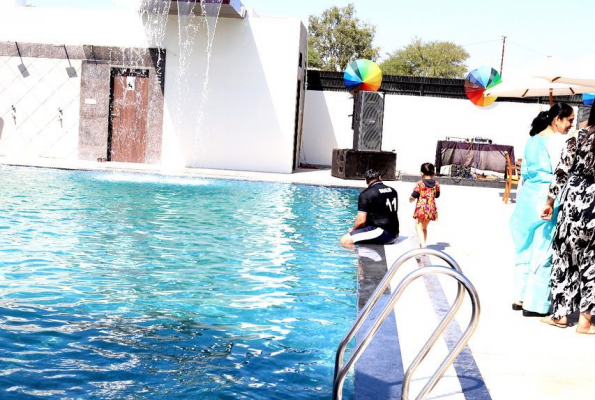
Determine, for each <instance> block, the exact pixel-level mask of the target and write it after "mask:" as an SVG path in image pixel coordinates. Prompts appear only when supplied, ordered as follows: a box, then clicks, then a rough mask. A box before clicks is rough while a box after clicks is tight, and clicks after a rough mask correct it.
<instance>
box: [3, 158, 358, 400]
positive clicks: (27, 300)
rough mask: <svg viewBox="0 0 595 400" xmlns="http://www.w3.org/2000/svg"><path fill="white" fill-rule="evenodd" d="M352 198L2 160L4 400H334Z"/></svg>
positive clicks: (346, 304)
mask: <svg viewBox="0 0 595 400" xmlns="http://www.w3.org/2000/svg"><path fill="white" fill-rule="evenodd" d="M357 195H358V192H357V191H356V190H345V189H334V188H320V187H309V186H295V185H284V184H271V183H254V182H238V181H223V180H221V181H218V180H201V179H192V178H175V177H158V176H152V175H141V174H131V173H128V174H126V173H117V174H113V173H104V172H71V171H58V170H44V169H33V168H13V167H0V211H1V212H0V398H3V399H4V398H18V399H21V398H131V399H132V398H195V399H198V398H200V399H289V398H291V399H328V398H330V395H331V391H332V374H333V367H334V352H335V350H336V346H337V344H338V342H339V340H340V339H341V337H342V336H343V335H344V334H345V332H346V331H347V329H348V328H349V326H350V325H351V323H352V322H353V319H354V315H355V302H356V273H357V271H356V270H357V261H356V256H355V255H354V254H353V253H352V252H349V251H345V250H343V249H341V248H340V246H339V245H338V237H339V235H340V234H341V233H343V232H344V231H346V230H347V229H348V227H349V226H350V225H351V224H352V222H353V218H354V215H355V204H356V202H357ZM346 392H348V390H346Z"/></svg>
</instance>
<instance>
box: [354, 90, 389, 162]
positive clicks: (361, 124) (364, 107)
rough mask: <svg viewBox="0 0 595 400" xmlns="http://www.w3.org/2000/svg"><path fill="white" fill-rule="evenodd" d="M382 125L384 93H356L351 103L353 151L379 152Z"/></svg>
mask: <svg viewBox="0 0 595 400" xmlns="http://www.w3.org/2000/svg"><path fill="white" fill-rule="evenodd" d="M383 124H384V93H380V92H368V91H358V92H356V93H355V97H354V101H353V119H352V120H351V128H352V129H353V149H354V150H362V151H380V150H381V149H380V147H381V146H382V129H383Z"/></svg>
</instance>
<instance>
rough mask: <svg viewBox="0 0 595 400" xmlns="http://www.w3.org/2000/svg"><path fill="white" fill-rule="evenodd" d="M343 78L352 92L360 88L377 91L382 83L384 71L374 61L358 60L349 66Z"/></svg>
mask: <svg viewBox="0 0 595 400" xmlns="http://www.w3.org/2000/svg"><path fill="white" fill-rule="evenodd" d="M343 79H344V81H345V87H346V88H347V90H349V91H350V92H351V93H354V92H356V91H358V90H369V91H371V92H375V91H376V90H378V89H380V85H381V84H382V71H380V67H378V65H376V63H375V62H374V61H370V60H366V59H361V60H356V61H354V62H352V63H351V64H349V65H348V66H347V69H346V70H345V73H344V74H343Z"/></svg>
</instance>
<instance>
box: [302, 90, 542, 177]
mask: <svg viewBox="0 0 595 400" xmlns="http://www.w3.org/2000/svg"><path fill="white" fill-rule="evenodd" d="M547 109H549V106H548V105H545V104H541V105H540V104H527V103H505V102H498V103H495V104H494V105H493V106H490V107H485V108H481V107H476V106H475V105H473V103H471V102H470V101H468V100H461V99H446V98H437V97H419V96H399V95H386V98H385V110H384V130H383V138H382V150H384V151H391V150H395V151H396V153H397V169H398V170H400V171H401V172H404V173H413V174H417V173H419V167H420V165H421V164H422V163H424V162H432V163H433V162H434V160H435V158H436V144H437V143H436V142H437V141H438V140H445V138H446V137H449V136H450V137H461V138H472V137H486V138H489V139H492V141H493V143H494V144H505V145H511V146H514V150H515V157H516V158H522V157H523V152H524V147H525V142H526V141H527V139H528V138H529V129H530V126H531V122H532V121H533V118H535V116H536V115H537V114H538V113H539V112H540V111H543V110H547ZM352 112H353V99H352V96H351V95H350V94H349V93H346V92H330V91H327V92H324V91H313V90H310V91H308V92H307V93H306V115H305V126H304V138H303V152H302V157H301V160H302V162H303V163H308V164H313V165H327V166H328V165H330V164H331V157H332V149H333V148H352V147H353V131H352V129H351V117H350V116H349V115H350V114H351V113H352Z"/></svg>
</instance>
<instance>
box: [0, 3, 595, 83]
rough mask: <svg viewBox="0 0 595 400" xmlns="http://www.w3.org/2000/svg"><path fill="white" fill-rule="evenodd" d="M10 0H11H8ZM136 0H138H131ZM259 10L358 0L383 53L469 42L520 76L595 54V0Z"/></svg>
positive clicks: (473, 63)
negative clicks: (419, 43)
mask: <svg viewBox="0 0 595 400" xmlns="http://www.w3.org/2000/svg"><path fill="white" fill-rule="evenodd" d="M0 1H3V0H0ZM27 1H28V3H29V4H32V5H36V6H74V7H81V6H84V7H98V8H104V7H113V6H114V5H117V4H118V3H121V2H122V1H123V0H27ZM127 1H130V2H132V1H134V0H127ZM241 1H242V3H243V4H244V5H245V6H246V7H251V8H254V9H255V10H256V12H257V13H259V14H264V15H275V16H285V17H294V18H300V19H302V20H303V21H304V25H306V26H307V24H308V16H309V15H312V14H314V15H319V14H321V13H322V12H323V11H324V10H325V9H327V8H329V7H332V6H334V5H336V6H340V7H343V6H345V5H347V4H349V3H353V4H354V5H355V9H356V16H357V17H358V18H360V19H362V20H365V21H367V22H369V23H371V24H373V25H375V26H376V29H377V30H376V39H375V44H376V46H379V47H380V48H381V54H382V56H385V55H386V53H387V52H392V51H394V50H396V49H399V48H402V47H404V46H406V45H407V44H409V43H410V42H411V40H412V38H414V37H419V38H421V39H422V40H424V41H433V40H448V41H452V42H454V43H456V44H459V45H462V46H464V47H465V49H466V50H467V52H468V53H469V54H470V58H469V59H468V60H467V66H468V67H469V68H470V69H474V68H477V67H479V66H481V65H488V66H491V67H494V68H495V69H497V70H500V61H501V57H502V36H507V39H506V51H505V56H504V69H503V76H506V75H511V76H514V75H517V74H521V73H523V71H524V70H525V69H527V68H529V67H530V66H531V65H532V64H536V63H538V62H540V61H542V60H544V59H545V58H546V57H547V56H548V55H551V56H554V57H556V58H559V59H562V60H565V61H568V60H573V59H577V58H580V57H582V56H587V55H591V54H595V31H594V30H593V27H592V26H593V21H594V20H595V0H499V1H489V2H488V1H485V0H484V1H481V0H408V1H404V0H241Z"/></svg>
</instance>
